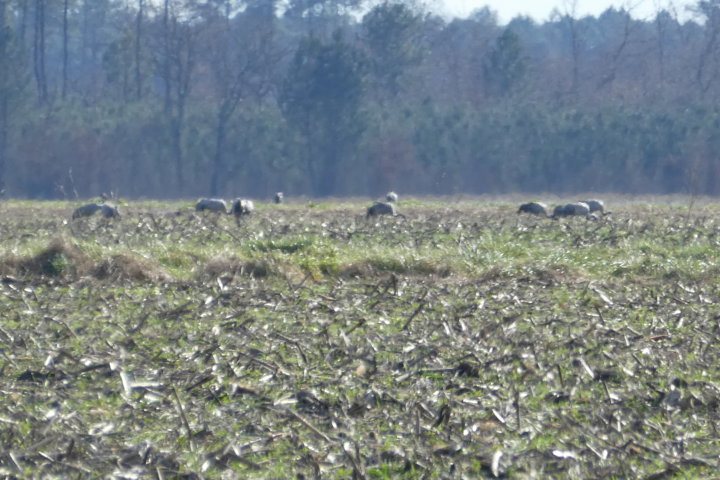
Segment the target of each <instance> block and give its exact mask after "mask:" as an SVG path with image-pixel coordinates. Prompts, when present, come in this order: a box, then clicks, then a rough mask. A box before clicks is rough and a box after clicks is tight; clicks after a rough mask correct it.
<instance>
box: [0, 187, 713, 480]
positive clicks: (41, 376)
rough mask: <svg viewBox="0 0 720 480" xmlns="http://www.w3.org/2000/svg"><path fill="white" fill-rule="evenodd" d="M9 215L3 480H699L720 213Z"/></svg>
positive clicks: (154, 207)
mask: <svg viewBox="0 0 720 480" xmlns="http://www.w3.org/2000/svg"><path fill="white" fill-rule="evenodd" d="M366 205H367V203H363V202H349V201H348V202H333V203H330V202H329V203H311V202H308V203H302V204H300V203H298V204H289V205H277V206H276V205H259V208H258V210H257V211H256V212H255V213H254V214H253V215H251V216H250V217H248V218H243V219H242V220H241V221H239V222H238V221H236V220H235V219H234V218H232V217H229V216H213V215H199V214H196V213H195V212H193V211H192V209H191V208H190V203H189V202H188V203H183V202H175V203H172V204H170V203H168V204H162V203H159V202H130V203H129V204H121V205H120V211H121V214H122V215H123V217H122V219H120V220H119V221H118V220H105V219H101V218H89V219H78V220H74V221H71V220H70V214H71V212H72V210H73V208H74V207H75V206H76V205H75V204H71V203H61V202H58V203H54V202H53V203H51V202H46V203H39V202H20V201H6V202H4V203H2V204H0V279H1V283H0V476H2V477H3V478H99V477H100V478H127V479H134V478H157V479H168V478H227V479H231V478H258V479H290V478H297V479H315V478H322V479H336V478H337V479H340V478H354V479H385V478H388V479H390V478H407V479H411V478H412V479H415V478H427V479H434V478H435V479H445V478H448V479H450V478H452V479H455V478H457V479H464V478H508V479H548V478H557V479H565V478H574V479H591V478H603V479H625V478H628V479H630V478H633V479H634V478H645V479H661V478H713V475H715V472H716V471H717V470H718V467H719V461H720V456H719V455H720V436H719V435H718V432H717V427H718V420H719V418H718V408H719V406H720V342H719V341H718V335H719V332H720V329H719V326H720V283H719V282H718V273H719V272H720V248H719V247H720V237H719V236H718V235H719V233H720V205H718V204H715V203H713V202H712V201H704V202H697V203H694V204H693V205H692V208H690V205H689V203H688V201H677V202H668V201H661V200H656V199H651V200H648V201H640V200H637V201H630V200H627V199H626V200H623V201H622V202H620V201H618V202H617V204H614V205H612V204H611V205H610V207H611V208H612V210H613V213H612V214H611V215H609V216H607V217H604V218H602V219H600V221H598V222H591V221H586V220H584V219H579V218H569V219H563V220H559V221H556V220H549V219H541V218H535V217H529V216H518V215H517V214H516V210H517V203H514V202H512V201H508V200H502V199H500V200H497V201H493V200H489V199H468V200H465V201H460V202H449V201H448V202H444V201H441V200H430V199H425V200H423V199H416V200H408V201H404V202H401V203H400V206H399V209H400V211H402V212H403V213H404V214H406V215H407V219H405V220H403V219H401V218H379V219H373V220H371V221H366V220H365V219H364V217H363V211H364V207H365V206H366Z"/></svg>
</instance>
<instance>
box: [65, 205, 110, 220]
mask: <svg viewBox="0 0 720 480" xmlns="http://www.w3.org/2000/svg"><path fill="white" fill-rule="evenodd" d="M97 212H100V214H101V215H102V216H103V217H104V218H119V217H120V213H119V212H118V209H117V207H115V206H113V205H109V204H106V203H97V202H92V203H86V204H85V205H83V206H81V207H78V208H76V209H75V211H74V212H73V214H72V218H73V220H74V219H76V218H83V217H91V216H93V215H95V214H96V213H97Z"/></svg>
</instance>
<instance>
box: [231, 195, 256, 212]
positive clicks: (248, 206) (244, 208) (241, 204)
mask: <svg viewBox="0 0 720 480" xmlns="http://www.w3.org/2000/svg"><path fill="white" fill-rule="evenodd" d="M254 210H255V204H254V203H253V202H252V200H247V199H245V198H236V199H235V201H234V202H233V204H232V209H230V213H232V214H233V215H235V216H236V217H239V216H241V215H250V213H252V212H253V211H254Z"/></svg>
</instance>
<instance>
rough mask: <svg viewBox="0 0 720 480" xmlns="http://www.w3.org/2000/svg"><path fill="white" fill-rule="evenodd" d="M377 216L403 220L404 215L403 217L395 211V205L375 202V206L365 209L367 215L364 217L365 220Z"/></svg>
mask: <svg viewBox="0 0 720 480" xmlns="http://www.w3.org/2000/svg"><path fill="white" fill-rule="evenodd" d="M378 215H390V216H392V217H403V218H405V215H403V214H402V213H399V212H398V211H397V210H396V209H395V205H393V204H392V203H385V202H375V204H373V205H371V206H369V207H368V209H367V214H366V215H365V218H370V217H376V216H378Z"/></svg>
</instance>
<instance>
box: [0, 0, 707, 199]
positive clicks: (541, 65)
mask: <svg viewBox="0 0 720 480" xmlns="http://www.w3.org/2000/svg"><path fill="white" fill-rule="evenodd" d="M569 5H572V3H570V4H569ZM691 13H692V16H691V19H690V20H683V21H680V20H679V18H680V17H679V16H678V13H677V12H673V11H668V10H661V11H658V12H657V14H656V15H655V17H654V18H651V19H637V18H633V17H632V16H631V15H630V14H629V13H628V12H627V11H625V10H622V9H620V10H618V9H613V8H611V9H608V10H606V11H605V12H604V13H602V14H601V15H599V16H598V17H593V16H587V17H579V16H578V15H576V14H575V13H574V11H573V9H572V8H566V9H565V11H556V12H555V14H554V15H552V16H551V18H550V19H549V20H548V21H546V22H543V23H537V22H535V21H533V20H531V19H530V18H527V17H517V18H515V19H513V20H512V21H510V22H509V23H508V24H507V25H500V24H499V23H498V20H497V15H496V14H495V13H494V12H493V11H492V10H490V9H488V8H483V9H479V10H477V11H475V12H474V13H473V14H471V15H470V16H469V17H468V18H464V19H444V18H442V17H440V16H437V15H435V14H433V13H431V12H430V11H429V10H428V8H427V6H424V5H422V4H418V3H412V2H398V1H383V2H380V3H378V2H368V1H366V0H326V1H322V0H288V2H285V3H281V2H278V1H277V0H244V1H235V0H202V1H201V0H182V1H181V0H160V1H154V2H151V1H149V0H84V1H83V0H0V26H1V28H2V29H1V30H0V188H3V189H5V194H6V195H8V196H13V197H25V198H43V199H47V198H77V197H91V196H96V195H99V194H101V193H103V192H115V193H116V194H119V195H121V196H122V197H127V198H141V197H146V198H187V197H195V196H201V195H212V196H225V197H232V196H240V195H242V196H248V197H254V198H269V197H270V196H271V194H272V192H275V191H285V192H286V195H306V196H314V197H319V196H331V195H332V196H343V195H362V196H377V195H379V194H381V193H384V192H385V191H387V190H389V189H395V190H398V191H400V192H403V193H413V194H418V195H419V194H458V193H468V194H496V193H508V192H525V193H535V194H540V193H545V192H552V193H554V194H564V193H572V192H581V191H583V192H588V191H593V192H619V193H634V194H658V193H691V194H703V195H717V194H720V162H719V161H718V152H720V148H719V147H720V104H719V103H718V100H719V99H720V0H703V1H699V2H697V4H695V6H694V7H693V9H692V12H691Z"/></svg>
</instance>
